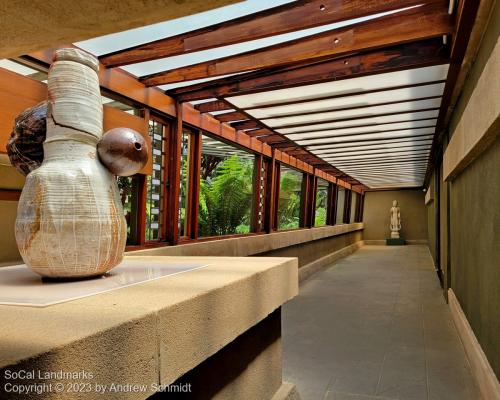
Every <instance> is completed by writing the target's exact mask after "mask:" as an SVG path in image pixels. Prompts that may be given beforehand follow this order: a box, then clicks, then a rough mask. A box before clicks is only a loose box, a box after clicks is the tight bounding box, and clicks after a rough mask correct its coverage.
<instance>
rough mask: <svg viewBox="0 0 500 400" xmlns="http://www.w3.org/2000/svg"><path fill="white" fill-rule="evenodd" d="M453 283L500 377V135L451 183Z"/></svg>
mask: <svg viewBox="0 0 500 400" xmlns="http://www.w3.org/2000/svg"><path fill="white" fill-rule="evenodd" d="M450 195H451V196H450V202H451V213H450V214H451V215H450V228H451V232H450V241H451V254H450V257H451V285H452V289H453V291H454V292H455V294H456V296H457V298H458V300H459V301H460V304H461V306H462V308H463V310H464V313H465V315H466V316H467V319H468V320H469V323H470V325H471V327H472V330H473V331H474V333H475V335H476V337H477V339H478V341H479V343H480V344H481V347H482V348H483V351H484V352H485V354H486V356H487V357H488V359H489V362H490V364H491V366H492V368H493V370H494V371H495V373H496V374H497V376H498V377H500V243H499V238H500V139H497V140H496V141H495V143H494V145H493V146H492V147H490V148H489V149H488V150H487V151H486V152H485V153H483V155H482V156H481V157H480V158H479V159H477V160H475V161H474V163H473V164H471V165H470V166H469V167H468V168H467V169H466V170H465V171H464V172H462V174H460V175H459V176H458V177H457V178H456V179H455V180H454V181H453V182H452V184H451V193H450Z"/></svg>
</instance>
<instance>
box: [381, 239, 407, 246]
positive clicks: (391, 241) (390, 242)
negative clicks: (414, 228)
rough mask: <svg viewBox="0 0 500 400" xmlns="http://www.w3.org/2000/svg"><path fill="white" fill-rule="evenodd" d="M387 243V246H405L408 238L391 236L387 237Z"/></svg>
mask: <svg viewBox="0 0 500 400" xmlns="http://www.w3.org/2000/svg"><path fill="white" fill-rule="evenodd" d="M385 244H386V245H387V246H404V245H405V244H406V240H404V239H403V238H390V239H385Z"/></svg>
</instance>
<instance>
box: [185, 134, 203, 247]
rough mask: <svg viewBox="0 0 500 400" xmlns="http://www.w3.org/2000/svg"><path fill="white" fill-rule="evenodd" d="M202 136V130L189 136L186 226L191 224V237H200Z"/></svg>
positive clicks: (189, 234)
mask: <svg viewBox="0 0 500 400" xmlns="http://www.w3.org/2000/svg"><path fill="white" fill-rule="evenodd" d="M201 137H202V135H201V131H200V132H192V133H191V134H190V138H189V140H190V146H189V151H190V155H189V169H188V171H189V177H188V182H189V188H188V193H189V198H188V205H187V209H186V218H187V224H186V226H189V233H188V236H189V237H190V238H191V239H197V238H198V219H199V215H200V176H201V140H202V139H201Z"/></svg>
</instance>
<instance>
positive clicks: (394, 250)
mask: <svg viewBox="0 0 500 400" xmlns="http://www.w3.org/2000/svg"><path fill="white" fill-rule="evenodd" d="M283 335H284V339H283V340H284V380H287V381H290V382H294V383H295V384H296V385H297V387H298V390H299V392H300V394H301V396H302V399H303V400H321V399H328V400H370V399H380V400H383V399H387V400H389V399H404V400H412V399H416V400H423V399H432V400H435V399H440V400H443V399H450V400H451V399H453V400H461V399H471V400H476V399H479V398H480V395H479V392H478V389H477V387H476V386H475V383H474V381H473V378H472V375H471V372H470V368H469V365H468V362H467V359H466V356H465V352H464V350H463V347H462V344H461V342H460V339H459V337H458V333H457V331H456V329H455V326H454V324H453V321H452V319H451V314H450V311H449V309H448V305H447V304H446V303H445V300H444V298H443V295H442V291H441V288H440V286H439V281H438V279H437V277H436V274H435V272H434V268H433V264H432V259H431V257H430V254H429V250H428V248H427V246H416V245H415V246H401V247H399V246H395V247H386V246H364V247H362V248H361V249H360V250H359V251H357V252H356V253H354V254H352V255H351V256H348V257H346V258H344V259H342V260H340V261H339V262H337V263H335V264H334V265H332V266H330V267H329V268H328V269H326V270H324V271H322V272H320V273H317V274H316V275H314V276H313V277H312V278H311V279H309V280H307V281H306V282H305V283H304V284H303V285H302V286H301V288H300V295H299V296H298V297H296V298H295V299H294V300H292V301H291V302H289V303H288V304H286V305H285V306H284V307H283Z"/></svg>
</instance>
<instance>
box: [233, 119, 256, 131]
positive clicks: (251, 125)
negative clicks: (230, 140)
mask: <svg viewBox="0 0 500 400" xmlns="http://www.w3.org/2000/svg"><path fill="white" fill-rule="evenodd" d="M231 126H232V127H233V128H234V129H236V130H245V129H256V128H262V124H260V123H259V122H257V121H254V120H247V121H241V122H234V123H232V124H231Z"/></svg>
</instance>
